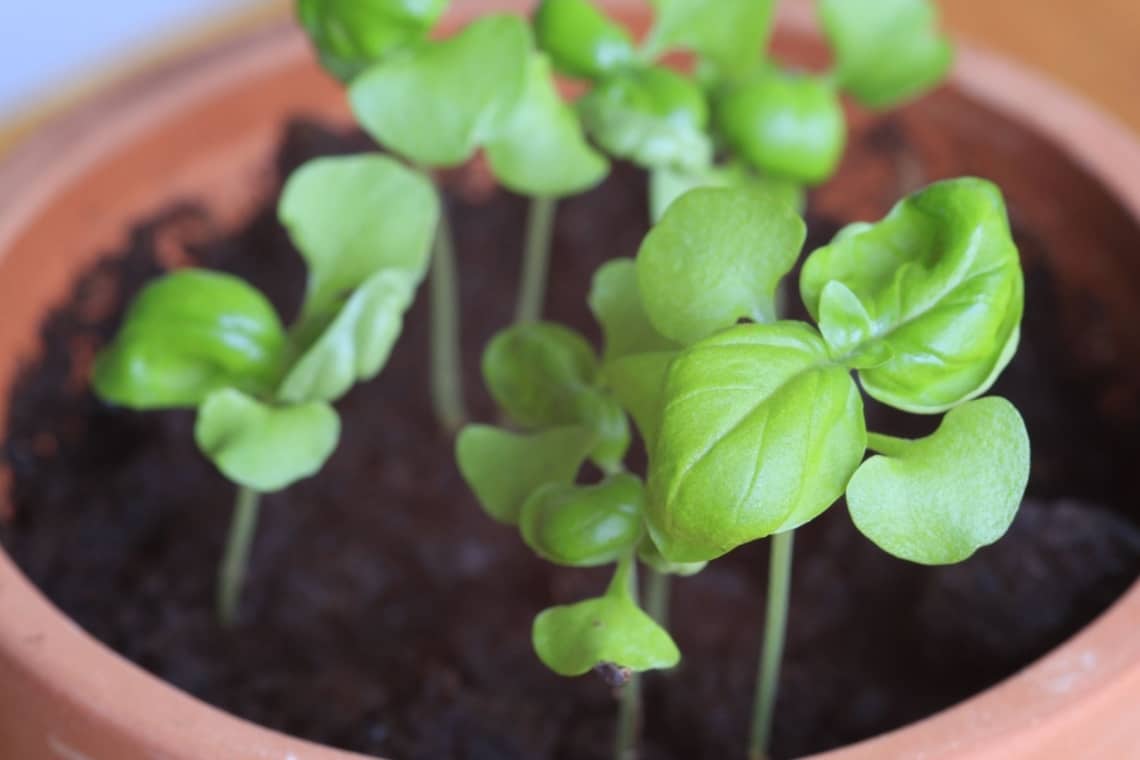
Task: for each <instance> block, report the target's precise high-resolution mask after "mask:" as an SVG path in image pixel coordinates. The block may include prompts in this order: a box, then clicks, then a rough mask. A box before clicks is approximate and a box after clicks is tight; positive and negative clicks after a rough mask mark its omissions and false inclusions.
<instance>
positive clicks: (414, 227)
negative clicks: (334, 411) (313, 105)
mask: <svg viewBox="0 0 1140 760" xmlns="http://www.w3.org/2000/svg"><path fill="white" fill-rule="evenodd" d="M277 213H278V216H279V217H280V219H281V223H282V224H283V225H285V228H286V229H287V230H288V231H289V236H290V238H292V240H293V243H294V245H296V246H297V248H298V249H299V250H300V252H301V256H303V257H304V259H305V263H306V264H308V267H309V283H308V289H307V291H306V293H305V304H304V307H303V310H302V323H303V324H305V323H307V324H308V325H309V327H307V328H303V329H302V332H308V331H310V330H311V329H312V327H311V326H312V323H313V322H318V323H320V322H325V323H327V321H328V320H329V319H331V318H332V315H333V314H335V312H336V311H337V310H338V309H339V308H340V306H341V304H342V303H343V301H344V299H345V298H346V297H347V295H348V294H349V293H351V292H353V291H354V290H356V289H357V288H359V287H360V286H361V285H363V284H364V282H365V280H367V279H369V278H370V277H372V276H373V275H374V274H376V273H377V272H378V271H379V270H381V269H400V270H404V271H405V272H407V273H408V275H410V276H411V278H412V281H413V283H418V282H419V281H420V279H422V278H423V275H424V273H425V272H426V271H427V265H428V254H429V251H430V247H431V242H432V236H433V235H434V233H435V227H436V224H437V223H438V220H439V200H438V198H437V197H436V194H435V190H434V189H433V187H432V185H431V182H430V180H428V179H427V177H425V176H423V175H422V174H421V173H419V172H416V171H413V170H411V169H408V168H406V167H404V166H402V165H401V164H400V163H398V162H397V161H394V160H392V159H391V158H387V157H385V156H381V155H377V154H371V155H361V156H348V157H342V158H319V159H316V160H314V161H310V162H308V163H306V164H305V165H303V166H302V167H301V168H300V169H298V170H297V171H295V172H293V174H292V175H291V176H290V177H289V181H288V182H287V183H286V184H285V189H284V192H283V194H282V196H281V201H280V203H279V205H278V208H277ZM322 326H323V325H318V327H322ZM310 337H313V336H310Z"/></svg>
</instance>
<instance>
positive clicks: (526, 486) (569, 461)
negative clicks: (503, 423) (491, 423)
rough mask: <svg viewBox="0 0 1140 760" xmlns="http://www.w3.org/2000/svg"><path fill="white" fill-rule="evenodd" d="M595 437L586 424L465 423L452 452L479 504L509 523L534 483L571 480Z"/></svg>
mask: <svg viewBox="0 0 1140 760" xmlns="http://www.w3.org/2000/svg"><path fill="white" fill-rule="evenodd" d="M594 440H595V438H594V435H593V434H592V433H591V432H590V431H589V430H587V429H586V428H584V427H581V426H578V425H573V426H569V427H560V428H552V429H550V430H546V431H543V432H541V433H532V434H529V435H518V434H516V433H509V432H507V431H506V430H499V429H498V428H493V427H488V426H486V425H468V426H467V427H465V428H463V430H461V431H460V433H459V437H458V438H457V439H456V441H455V457H456V461H458V463H459V471H460V472H461V473H462V474H463V479H464V480H465V481H467V485H468V486H469V487H470V488H471V490H472V491H474V492H475V496H476V498H478V499H479V504H480V505H481V506H482V507H483V510H484V511H485V512H486V513H487V514H488V515H490V516H491V517H492V518H493V519H495V520H497V521H499V522H501V523H507V524H509V525H514V524H516V523H518V521H519V515H520V514H521V513H522V508H523V504H524V503H525V502H526V500H527V499H528V498H529V497H530V495H531V494H532V493H534V492H535V491H536V490H537V489H538V488H540V487H541V486H543V485H546V484H548V483H571V482H573V481H574V478H575V477H577V475H578V469H579V468H580V467H581V466H582V462H584V461H586V457H587V455H588V454H589V452H590V449H591V448H593V446H594Z"/></svg>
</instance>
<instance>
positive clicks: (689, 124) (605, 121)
mask: <svg viewBox="0 0 1140 760" xmlns="http://www.w3.org/2000/svg"><path fill="white" fill-rule="evenodd" d="M578 113H579V114H580V115H581V117H582V123H583V124H584V125H585V126H586V130H587V131H588V132H589V133H590V135H592V136H593V138H594V139H595V140H596V141H597V142H598V144H599V145H601V146H602V147H603V148H605V149H606V150H607V151H609V153H610V154H611V155H613V156H617V157H618V158H625V159H629V160H630V161H633V162H634V163H637V164H639V165H640V166H643V167H646V168H649V169H655V168H659V167H676V168H680V169H686V170H696V169H699V168H700V167H703V166H707V165H708V163H709V162H710V161H711V160H712V143H711V142H710V140H709V137H708V135H707V134H706V128H707V127H708V122H709V112H708V104H707V103H706V102H705V97H704V94H703V93H702V92H701V91H700V89H699V88H698V87H697V86H696V85H695V84H693V83H692V82H690V81H689V80H687V79H685V78H684V77H682V76H681V75H680V74H677V73H674V72H672V71H669V70H668V69H664V68H651V69H632V70H630V71H624V72H621V73H618V74H615V75H614V76H612V77H608V78H606V79H604V80H602V81H601V82H600V83H598V85H597V86H596V87H594V89H593V90H591V91H590V92H589V93H588V94H587V95H586V96H585V97H583V98H582V99H581V100H579V101H578Z"/></svg>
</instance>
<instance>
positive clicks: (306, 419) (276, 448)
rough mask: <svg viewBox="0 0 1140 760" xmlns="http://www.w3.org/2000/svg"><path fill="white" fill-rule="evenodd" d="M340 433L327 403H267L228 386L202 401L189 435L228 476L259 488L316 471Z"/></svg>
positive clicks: (282, 484)
mask: <svg viewBox="0 0 1140 760" xmlns="http://www.w3.org/2000/svg"><path fill="white" fill-rule="evenodd" d="M339 438H340V418H338V417H337V415H336V412H335V411H333V408H332V407H331V406H329V405H328V404H325V403H321V402H311V403H308V404H291V405H286V406H270V405H268V404H262V403H261V402H259V401H256V400H254V399H252V398H250V397H249V396H247V395H245V394H244V393H241V392H240V391H237V390H233V389H225V390H220V391H216V392H214V393H212V394H210V396H209V397H208V398H207V399H206V400H205V401H204V402H203V403H202V406H201V408H199V410H198V419H197V422H196V423H195V425H194V440H195V441H197V443H198V448H199V449H201V450H202V453H203V454H205V455H206V456H207V457H208V458H209V459H210V460H211V461H213V463H214V464H215V465H217V467H218V469H219V470H221V471H222V474H224V475H225V476H226V477H227V478H229V479H230V480H232V481H233V482H235V483H237V484H239V485H242V486H245V487H247V488H252V489H253V490H255V491H258V492H261V493H268V492H271V491H279V490H281V489H282V488H286V487H288V486H290V485H291V484H293V483H295V482H297V481H298V480H301V479H303V478H307V477H310V476H311V475H315V474H317V472H318V471H319V470H320V469H321V467H323V466H324V463H325V461H326V460H327V459H328V458H329V456H330V455H332V453H333V450H334V449H335V448H336V444H337V441H338V440H339Z"/></svg>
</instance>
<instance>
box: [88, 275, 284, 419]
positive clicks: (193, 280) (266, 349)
mask: <svg viewBox="0 0 1140 760" xmlns="http://www.w3.org/2000/svg"><path fill="white" fill-rule="evenodd" d="M285 354H286V338H285V331H284V329H283V328H282V326H281V321H280V320H279V319H278V317H277V313H276V312H275V311H274V310H273V307H272V306H271V305H270V303H269V301H267V300H266V299H265V296H263V295H261V293H259V292H258V291H257V290H255V289H254V288H252V287H250V286H249V285H247V284H246V283H245V282H244V281H243V280H241V279H240V278H237V277H234V276H232V275H228V274H222V273H220V272H210V271H206V270H201V269H184V270H181V271H178V272H174V273H172V274H168V275H164V276H163V277H160V278H159V279H157V280H155V281H154V282H152V283H150V284H149V285H147V286H146V287H145V288H144V289H143V290H142V292H141V293H139V295H138V296H137V297H136V298H135V300H134V301H133V302H132V303H131V306H130V308H129V309H128V310H127V313H126V316H125V317H124V319H123V326H122V328H120V330H119V333H118V335H116V336H115V339H114V341H113V342H112V343H111V344H110V345H109V346H108V347H107V348H106V349H104V350H103V351H102V352H101V353H100V354H99V356H98V358H97V359H96V362H95V370H94V377H93V384H94V387H95V391H96V393H98V394H99V395H100V396H101V397H103V398H104V399H106V400H108V401H111V402H114V403H116V404H122V405H123V406H128V407H131V408H132V409H166V408H173V407H192V406H196V405H198V404H199V403H201V402H202V400H203V399H205V398H206V397H207V396H209V395H210V394H211V393H213V392H214V391H216V390H218V389H220V388H228V387H236V388H241V389H244V390H246V391H249V392H250V393H264V392H266V391H268V390H270V389H271V388H272V386H273V384H274V383H275V382H276V381H277V378H278V377H279V376H280V373H281V371H282V369H283V364H284V361H285Z"/></svg>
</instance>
